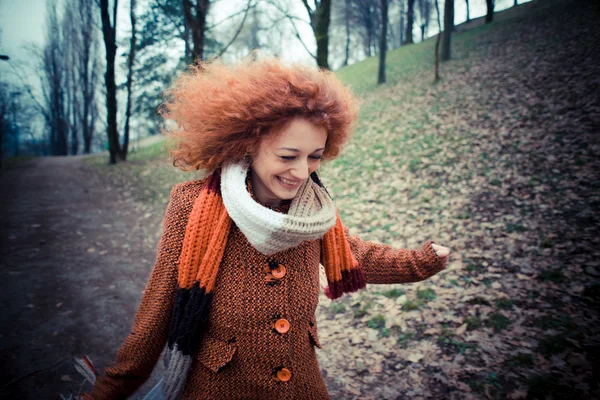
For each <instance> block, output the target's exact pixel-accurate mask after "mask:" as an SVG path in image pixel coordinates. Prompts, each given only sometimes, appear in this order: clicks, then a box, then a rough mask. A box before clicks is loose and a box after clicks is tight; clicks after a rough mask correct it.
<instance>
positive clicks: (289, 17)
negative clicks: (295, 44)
mask: <svg viewBox="0 0 600 400" xmlns="http://www.w3.org/2000/svg"><path fill="white" fill-rule="evenodd" d="M303 2H304V3H305V4H306V7H309V6H308V3H307V2H306V0H303ZM269 4H271V5H272V6H273V7H275V8H276V9H277V10H278V11H279V12H280V13H282V14H283V15H284V17H285V18H287V19H288V20H289V21H290V22H291V24H292V26H293V27H294V30H295V31H296V38H298V40H299V41H300V43H301V44H302V47H304V50H306V52H307V53H308V54H310V56H311V57H312V58H314V59H315V60H316V59H317V56H316V55H314V54H313V52H312V51H310V50H309V49H308V46H306V43H304V41H303V40H302V38H301V37H300V31H299V30H298V28H297V27H296V24H295V23H294V20H295V19H298V20H300V21H302V22H304V23H306V24H308V25H310V27H311V28H312V29H313V31H314V27H313V26H312V24H311V23H309V22H306V21H305V20H303V19H301V18H298V17H296V16H293V15H290V14H289V13H288V12H287V10H284V9H282V8H281V7H280V6H279V5H278V4H276V3H275V2H274V1H269ZM309 9H310V7H309ZM309 16H311V14H310V13H309ZM274 25H275V24H274Z"/></svg>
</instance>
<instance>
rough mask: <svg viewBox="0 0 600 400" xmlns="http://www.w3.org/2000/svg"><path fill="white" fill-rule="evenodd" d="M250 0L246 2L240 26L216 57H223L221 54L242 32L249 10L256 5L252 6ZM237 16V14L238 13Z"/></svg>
mask: <svg viewBox="0 0 600 400" xmlns="http://www.w3.org/2000/svg"><path fill="white" fill-rule="evenodd" d="M251 3H252V0H248V5H247V6H246V10H245V14H244V18H243V19H242V23H241V24H240V26H239V28H238V30H237V32H235V35H233V38H232V39H231V40H230V41H229V43H227V45H226V46H225V47H224V48H223V49H222V50H221V52H220V53H219V55H218V56H217V57H221V56H222V55H223V53H225V52H226V51H227V49H228V48H229V46H231V44H232V43H233V42H235V39H237V37H238V35H239V34H240V32H241V31H242V28H243V27H244V22H246V17H248V11H249V10H250V9H251V8H254V7H256V4H254V5H252V4H251ZM238 14H239V13H238Z"/></svg>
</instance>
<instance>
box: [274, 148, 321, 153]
mask: <svg viewBox="0 0 600 400" xmlns="http://www.w3.org/2000/svg"><path fill="white" fill-rule="evenodd" d="M277 150H289V151H294V152H296V153H300V150H298V149H294V148H292V147H280V148H279V149H277ZM321 150H325V147H321V148H320V149H315V150H313V151H312V152H311V153H314V152H315V151H321Z"/></svg>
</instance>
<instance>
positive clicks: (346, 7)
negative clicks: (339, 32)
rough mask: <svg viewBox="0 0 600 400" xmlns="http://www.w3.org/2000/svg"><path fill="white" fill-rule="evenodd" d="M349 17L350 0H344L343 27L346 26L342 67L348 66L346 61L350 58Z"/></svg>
mask: <svg viewBox="0 0 600 400" xmlns="http://www.w3.org/2000/svg"><path fill="white" fill-rule="evenodd" d="M350 15H351V13H350V0H344V25H345V26H346V49H345V50H346V51H345V57H344V64H343V65H344V67H345V66H347V65H348V59H349V58H350Z"/></svg>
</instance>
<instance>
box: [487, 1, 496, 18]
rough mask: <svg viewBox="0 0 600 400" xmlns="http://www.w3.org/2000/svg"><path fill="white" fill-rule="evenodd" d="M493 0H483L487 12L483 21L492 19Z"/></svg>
mask: <svg viewBox="0 0 600 400" xmlns="http://www.w3.org/2000/svg"><path fill="white" fill-rule="evenodd" d="M494 3H495V1H494V0H485V5H486V6H487V14H485V23H486V24H489V23H490V22H492V21H493V20H494Z"/></svg>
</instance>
